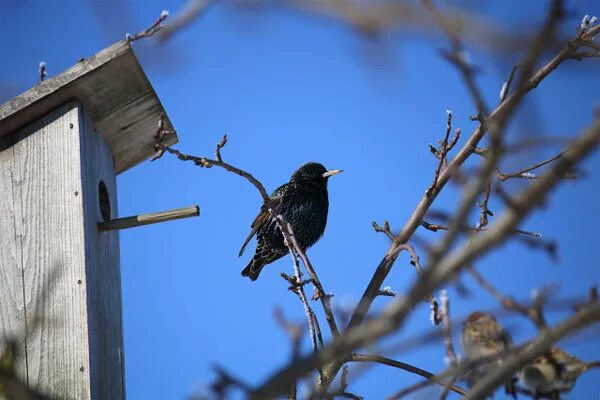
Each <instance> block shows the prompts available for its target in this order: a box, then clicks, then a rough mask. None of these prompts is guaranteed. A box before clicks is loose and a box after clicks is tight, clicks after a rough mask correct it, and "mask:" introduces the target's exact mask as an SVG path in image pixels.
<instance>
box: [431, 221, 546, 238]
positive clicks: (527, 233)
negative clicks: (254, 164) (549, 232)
mask: <svg viewBox="0 0 600 400" xmlns="http://www.w3.org/2000/svg"><path fill="white" fill-rule="evenodd" d="M421 226H422V227H423V228H425V229H427V230H429V231H432V232H437V231H447V230H448V229H450V227H449V226H448V225H441V224H432V223H429V222H427V221H425V220H423V221H421ZM462 229H464V230H465V231H471V232H485V231H487V230H488V228H477V227H472V226H464V227H463V228H462ZM513 233H518V234H520V235H525V236H531V237H533V238H541V237H542V234H541V233H539V232H530V231H524V230H521V229H514V230H513Z"/></svg>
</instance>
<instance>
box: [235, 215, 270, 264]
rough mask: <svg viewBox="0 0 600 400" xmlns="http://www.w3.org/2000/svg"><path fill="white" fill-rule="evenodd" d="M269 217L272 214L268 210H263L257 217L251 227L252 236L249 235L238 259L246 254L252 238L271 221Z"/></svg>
mask: <svg viewBox="0 0 600 400" xmlns="http://www.w3.org/2000/svg"><path fill="white" fill-rule="evenodd" d="M263 208H264V206H263ZM269 215H270V214H269V211H268V210H263V209H261V211H260V213H258V215H257V216H256V218H254V222H252V225H251V228H252V230H251V231H250V234H249V235H248V237H247V238H246V240H245V241H244V244H243V245H242V248H241V249H240V252H239V254H238V257H241V256H242V254H244V250H246V246H248V243H250V239H252V237H253V236H254V235H256V232H257V231H258V230H259V229H260V228H261V227H262V226H263V225H264V223H265V222H266V221H267V220H268V219H269Z"/></svg>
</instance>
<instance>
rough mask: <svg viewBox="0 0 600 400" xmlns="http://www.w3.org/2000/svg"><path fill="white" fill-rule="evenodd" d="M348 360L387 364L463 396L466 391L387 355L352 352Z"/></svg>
mask: <svg viewBox="0 0 600 400" xmlns="http://www.w3.org/2000/svg"><path fill="white" fill-rule="evenodd" d="M348 361H352V362H373V363H378V364H383V365H387V366H390V367H394V368H399V369H402V370H404V371H407V372H410V373H412V374H416V375H419V376H422V377H423V378H426V379H428V380H430V381H432V382H434V383H437V384H438V385H440V386H448V387H449V388H450V390H452V391H453V392H455V393H458V394H460V395H463V396H464V395H465V394H466V393H467V391H466V390H464V389H463V388H461V387H458V386H455V385H449V384H448V382H445V381H444V380H442V379H439V378H437V377H436V376H435V375H434V374H432V373H431V372H427V371H425V370H423V369H421V368H418V367H415V366H414V365H410V364H407V363H403V362H401V361H396V360H392V359H390V358H387V357H383V356H379V355H374V354H353V355H352V356H350V358H349V360H348Z"/></svg>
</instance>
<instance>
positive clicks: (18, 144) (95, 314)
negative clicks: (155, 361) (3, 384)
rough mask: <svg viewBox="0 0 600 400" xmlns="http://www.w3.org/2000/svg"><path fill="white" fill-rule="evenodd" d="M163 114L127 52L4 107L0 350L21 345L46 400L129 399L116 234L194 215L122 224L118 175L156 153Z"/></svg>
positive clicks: (111, 52)
mask: <svg viewBox="0 0 600 400" xmlns="http://www.w3.org/2000/svg"><path fill="white" fill-rule="evenodd" d="M161 115H164V110H163V107H162V105H161V103H160V101H159V99H158V97H157V95H156V93H155V92H154V90H153V88H152V86H151V85H150V83H149V81H148V79H147V77H146V75H145V74H144V71H143V70H142V68H141V66H140V64H139V63H138V60H137V58H136V56H135V54H134V52H133V50H132V48H131V46H130V44H129V43H128V42H126V41H121V42H118V43H116V44H114V45H112V46H110V47H108V48H106V49H105V50H102V51H101V52H99V53H97V54H96V55H94V56H92V57H90V58H88V59H86V60H82V61H80V62H78V63H77V64H75V65H74V66H72V67H71V68H69V69H68V70H66V71H64V72H63V73H61V74H59V75H57V76H55V77H53V78H51V79H48V80H45V81H42V82H40V83H38V84H37V85H36V86H35V87H33V88H31V89H30V90H28V91H27V92H25V93H23V94H21V95H19V96H17V97H15V98H13V99H12V100H10V101H8V102H7V103H5V104H2V105H1V106H0V351H2V348H1V347H2V342H3V340H2V339H3V338H8V337H11V338H14V339H15V340H17V341H18V343H19V344H20V346H19V348H20V349H21V351H20V354H19V356H18V358H17V361H18V364H17V374H18V376H20V377H22V379H23V380H24V381H26V382H28V384H29V385H30V386H32V387H36V388H38V389H39V390H40V391H41V392H43V393H45V394H48V395H51V396H54V397H56V398H60V399H123V398H124V393H125V387H124V364H123V358H124V356H123V354H124V353H123V325H122V312H121V278H120V265H119V236H118V229H123V228H128V227H132V226H138V225H142V224H147V223H152V222H160V221H164V220H168V219H174V218H181V217H185V216H191V215H198V209H197V207H191V208H187V209H182V210H174V211H169V212H165V213H155V214H149V215H141V216H133V217H128V218H118V211H117V210H118V207H117V186H116V175H117V174H120V173H122V172H124V171H126V170H128V169H129V168H133V167H135V166H136V165H138V164H139V163H141V162H142V161H144V160H146V159H147V158H148V157H149V156H151V155H152V154H153V147H154V138H153V135H154V133H155V132H156V129H157V123H158V121H159V118H160V117H161ZM165 123H166V124H167V125H168V126H171V124H170V121H169V119H168V117H166V116H165ZM169 140H170V144H173V143H174V142H175V141H176V140H177V138H176V137H175V135H172V136H171V137H170V138H169ZM149 190H150V188H149ZM0 397H1V396H0Z"/></svg>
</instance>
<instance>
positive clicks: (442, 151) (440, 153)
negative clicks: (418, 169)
mask: <svg viewBox="0 0 600 400" xmlns="http://www.w3.org/2000/svg"><path fill="white" fill-rule="evenodd" d="M446 113H447V114H448V117H447V121H446V133H445V134H444V139H443V140H442V141H441V142H440V146H439V148H437V149H436V148H434V147H433V146H432V145H429V147H430V149H433V150H432V153H433V154H434V155H435V156H436V157H437V158H438V159H439V162H438V165H437V167H436V169H435V175H434V176H433V182H432V183H431V186H429V188H428V189H427V191H426V192H425V194H426V195H427V196H429V195H431V193H432V191H433V189H434V188H435V186H436V185H437V182H438V179H439V178H440V173H441V172H442V169H443V168H446V164H447V162H446V156H447V154H448V152H449V151H450V150H452V148H453V147H454V146H455V145H456V143H457V142H458V138H459V137H460V129H457V130H456V131H455V132H454V138H453V139H452V142H450V143H449V142H448V140H449V139H450V131H452V111H449V110H448V111H446Z"/></svg>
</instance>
